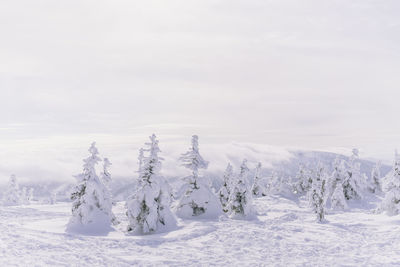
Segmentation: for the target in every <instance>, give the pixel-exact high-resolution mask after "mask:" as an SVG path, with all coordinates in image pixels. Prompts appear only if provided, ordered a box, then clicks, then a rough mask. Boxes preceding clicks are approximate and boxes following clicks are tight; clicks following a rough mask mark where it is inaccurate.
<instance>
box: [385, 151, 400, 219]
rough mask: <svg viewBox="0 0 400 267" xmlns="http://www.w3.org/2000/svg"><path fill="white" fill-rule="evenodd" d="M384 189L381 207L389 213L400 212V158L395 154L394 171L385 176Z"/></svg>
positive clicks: (395, 213)
mask: <svg viewBox="0 0 400 267" xmlns="http://www.w3.org/2000/svg"><path fill="white" fill-rule="evenodd" d="M383 191H384V192H385V198H384V199H383V201H382V204H381V209H382V210H384V211H386V213H387V214H388V215H397V214H399V213H400V158H399V155H398V154H397V151H396V155H395V160H394V164H393V169H392V171H391V172H390V173H389V174H388V175H387V176H386V177H385V178H384V182H383Z"/></svg>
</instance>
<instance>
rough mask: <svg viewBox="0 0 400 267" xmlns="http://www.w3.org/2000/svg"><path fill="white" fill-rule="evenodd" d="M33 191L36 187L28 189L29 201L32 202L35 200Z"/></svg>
mask: <svg viewBox="0 0 400 267" xmlns="http://www.w3.org/2000/svg"><path fill="white" fill-rule="evenodd" d="M33 192H34V189H33V188H32V187H31V188H29V190H28V201H29V202H31V201H32V200H33Z"/></svg>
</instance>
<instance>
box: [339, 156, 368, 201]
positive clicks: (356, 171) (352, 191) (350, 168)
mask: <svg viewBox="0 0 400 267" xmlns="http://www.w3.org/2000/svg"><path fill="white" fill-rule="evenodd" d="M365 183H366V179H365V176H364V175H362V174H361V171H360V163H359V162H358V149H353V154H352V155H351V156H350V159H349V161H348V164H347V170H346V177H345V179H344V182H343V189H344V196H345V197H346V199H347V200H349V199H361V198H362V196H363V191H364V189H365Z"/></svg>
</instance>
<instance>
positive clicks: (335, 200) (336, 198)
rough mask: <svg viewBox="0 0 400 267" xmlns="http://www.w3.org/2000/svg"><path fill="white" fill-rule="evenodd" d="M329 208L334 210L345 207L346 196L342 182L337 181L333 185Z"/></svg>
mask: <svg viewBox="0 0 400 267" xmlns="http://www.w3.org/2000/svg"><path fill="white" fill-rule="evenodd" d="M331 208H332V209H334V210H338V209H341V210H344V209H347V203H346V198H345V196H344V192H343V184H342V183H341V182H338V183H337V184H336V186H335V190H334V191H333V194H332V196H331Z"/></svg>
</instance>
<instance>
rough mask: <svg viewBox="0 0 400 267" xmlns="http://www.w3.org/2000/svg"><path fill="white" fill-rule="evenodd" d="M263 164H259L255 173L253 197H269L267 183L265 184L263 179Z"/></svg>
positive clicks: (252, 189)
mask: <svg viewBox="0 0 400 267" xmlns="http://www.w3.org/2000/svg"><path fill="white" fill-rule="evenodd" d="M261 166H262V165H261V162H259V163H258V164H257V167H256V170H255V172H254V179H253V181H254V183H253V186H252V188H251V192H252V193H253V196H255V197H262V196H266V195H267V192H266V190H267V188H266V185H265V183H263V179H262V177H261Z"/></svg>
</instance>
